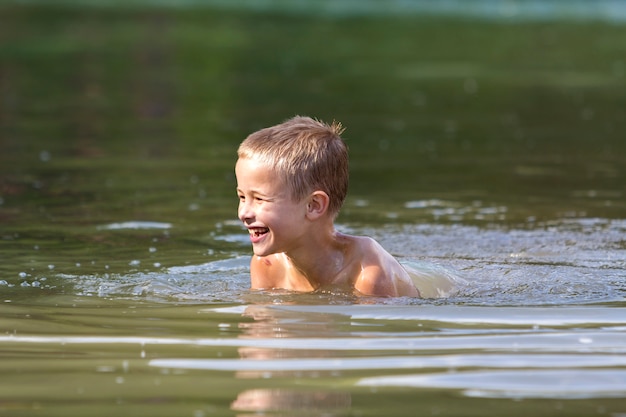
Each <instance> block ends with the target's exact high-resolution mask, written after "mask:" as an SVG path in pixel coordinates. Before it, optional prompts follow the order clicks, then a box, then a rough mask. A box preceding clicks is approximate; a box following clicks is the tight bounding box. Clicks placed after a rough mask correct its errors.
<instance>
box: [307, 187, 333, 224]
mask: <svg viewBox="0 0 626 417" xmlns="http://www.w3.org/2000/svg"><path fill="white" fill-rule="evenodd" d="M329 204H330V197H329V196H328V194H326V193H325V192H324V191H313V192H312V193H311V194H310V195H309V197H308V199H307V206H306V217H307V218H308V219H309V220H316V219H318V218H320V217H322V216H323V215H325V214H326V212H327V211H328V205H329Z"/></svg>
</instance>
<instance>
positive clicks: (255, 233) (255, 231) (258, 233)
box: [248, 227, 270, 238]
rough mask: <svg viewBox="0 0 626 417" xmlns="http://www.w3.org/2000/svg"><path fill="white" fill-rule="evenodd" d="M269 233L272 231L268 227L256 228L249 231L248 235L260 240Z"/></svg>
mask: <svg viewBox="0 0 626 417" xmlns="http://www.w3.org/2000/svg"><path fill="white" fill-rule="evenodd" d="M269 231H270V229H268V228H267V227H254V228H251V229H248V233H250V236H251V237H253V238H259V237H261V236H263V235H265V234H267V233H268V232H269Z"/></svg>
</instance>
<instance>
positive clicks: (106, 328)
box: [0, 1, 626, 417]
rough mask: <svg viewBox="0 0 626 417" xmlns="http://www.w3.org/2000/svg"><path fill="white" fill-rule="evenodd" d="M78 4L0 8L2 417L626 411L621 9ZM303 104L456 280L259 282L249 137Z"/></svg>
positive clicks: (371, 226) (375, 232) (379, 201)
mask: <svg viewBox="0 0 626 417" xmlns="http://www.w3.org/2000/svg"><path fill="white" fill-rule="evenodd" d="M78 3H80V2H75V3H70V2H65V3H64V4H65V5H64V6H57V7H55V6H50V5H44V4H43V3H37V2H27V3H24V2H23V3H16V2H12V3H3V4H2V5H1V6H0V19H2V22H1V23H0V92H1V97H2V100H1V102H0V237H1V238H2V239H1V240H0V375H1V378H0V414H2V415H10V416H29V415H33V416H35V415H38V416H41V415H45V416H56V415H58V416H61V415H62V416H72V415H76V416H79V415H80V416H82V415H90V416H99V415H102V416H110V415H112V414H120V415H150V416H159V415H163V416H165V415H167V416H170V415H182V416H185V415H186V416H194V417H198V416H208V415H262V414H264V415H276V416H278V415H281V416H282V415H311V416H329V415H341V416H343V415H346V416H347V415H350V416H367V415H372V416H380V415H389V416H403V415H407V416H414V415H443V416H446V415H449V416H453V415H454V416H458V415H467V416H471V415H480V416H491V415H493V416H500V415H512V416H516V415H519V416H526V415H546V416H547V415H563V416H565V415H567V416H576V415H580V416H591V415H601V416H612V417H619V416H623V415H626V401H625V397H626V363H625V360H624V357H626V356H625V355H624V354H625V353H626V352H625V349H626V348H625V346H626V301H625V295H626V286H625V284H624V282H625V278H626V272H625V271H626V250H625V249H626V244H625V241H626V239H625V236H626V220H625V219H626V216H625V215H626V204H625V203H624V201H625V200H624V195H625V193H626V189H625V186H624V184H626V175H625V173H624V166H626V149H625V142H624V141H623V132H624V131H626V129H625V127H626V126H625V125H626V113H625V112H624V109H625V108H626V106H625V105H626V103H625V102H624V89H623V84H624V68H625V65H626V63H625V62H624V56H623V50H622V49H623V48H622V45H624V42H626V29H625V28H624V27H623V26H622V25H621V24H619V23H618V21H619V19H617V18H615V19H610V20H611V21H610V22H606V21H603V20H607V19H605V18H603V17H598V16H597V15H589V14H585V13H582V14H581V13H579V12H578V11H579V10H582V9H581V8H584V7H587V6H585V3H584V2H577V3H576V4H575V5H574V6H572V8H570V9H568V10H567V12H564V11H563V9H559V7H560V8H562V7H564V6H563V5H560V4H557V3H549V4H548V3H546V4H547V5H548V6H550V7H556V8H557V9H558V10H557V11H555V9H551V8H550V7H547V9H546V8H544V9H542V11H541V13H542V14H541V17H537V16H534V15H533V13H536V12H537V10H538V9H537V3H534V2H515V3H508V7H509V8H507V9H506V10H507V11H508V12H507V13H505V14H502V12H501V10H500V9H499V10H500V11H498V12H497V13H495V14H494V13H487V14H486V15H485V13H483V12H484V11H485V10H487V9H485V4H487V3H486V2H479V3H473V4H474V6H473V8H472V6H462V9H463V8H465V7H468V9H467V10H466V9H463V10H462V13H464V14H465V15H467V14H469V15H471V16H472V19H463V18H460V17H458V16H459V14H457V13H456V12H455V13H452V14H454V15H455V16H456V17H454V18H452V17H446V16H445V14H446V13H443V12H442V11H437V13H435V14H432V13H430V12H429V13H428V14H427V15H423V14H421V13H422V12H423V10H422V9H420V7H425V6H424V4H421V3H420V4H418V2H416V3H411V4H409V3H407V5H405V6H406V7H409V6H411V7H409V9H410V12H409V9H407V13H405V16H403V17H399V16H398V13H396V12H397V10H399V9H398V8H401V7H404V6H403V5H402V2H390V3H389V6H390V7H391V9H388V10H387V11H390V12H389V13H378V12H380V10H378V11H376V12H373V11H372V10H369V9H368V8H369V7H373V6H375V4H374V3H371V2H363V3H362V4H363V6H362V7H361V8H360V9H358V10H356V9H354V10H353V12H352V13H349V12H348V11H347V10H348V8H347V6H350V5H351V4H352V3H351V2H348V1H346V2H336V4H337V6H336V7H337V9H336V10H335V9H333V10H331V9H332V7H331V8H330V9H329V8H328V7H330V6H329V5H328V4H326V3H325V6H324V7H326V8H324V7H322V8H321V9H318V13H315V14H314V15H311V14H309V13H308V12H307V11H306V10H305V9H306V7H308V6H307V4H306V3H303V2H298V3H297V6H290V7H289V8H288V9H286V10H282V11H281V10H280V8H276V6H275V5H271V4H270V3H269V2H263V4H262V6H263V7H261V8H260V9H259V8H258V7H252V6H251V5H249V4H247V5H246V4H244V3H243V2H242V3H239V4H237V6H236V7H234V8H230V7H226V6H224V5H223V4H221V5H219V7H215V8H213V7H194V6H193V5H191V4H189V3H188V2H187V3H186V4H183V5H181V7H176V8H171V7H152V6H148V5H147V4H148V3H145V2H141V3H140V4H141V7H127V6H128V5H125V7H106V8H100V7H85V6H77V4H78ZM214 3H217V2H214ZM366 3H367V4H366ZM392 3H393V4H392ZM453 3H454V2H446V3H445V4H446V6H445V7H452V6H454V4H453ZM294 4H295V3H294ZM333 4H335V3H333ZM359 4H361V3H359ZM442 4H443V3H442ZM603 4H604V3H603ZM607 4H608V3H607ZM179 5H180V4H179ZM205 6H206V5H205ZM392 6H393V7H392ZM457 6H458V5H457ZM513 6H515V10H516V14H512V13H511V11H512V10H513V9H511V7H513ZM605 6H606V7H609V6H607V5H606V4H605ZM614 6H615V5H614ZM617 6H619V5H617ZM342 7H343V8H342ZM442 7H443V6H442ZM603 7H604V6H603ZM302 8H304V9H302ZM226 9H228V10H226ZM340 9H341V10H340ZM392 9H393V10H392ZM396 9H397V10H396ZM470 9H471V10H470ZM303 10H304V11H303ZM394 10H396V12H394ZM455 10H458V9H455ZM603 10H604V9H603ZM487 11H493V9H489V8H488V10H487ZM438 13H443V14H444V15H439V14H438ZM462 13H461V14H462ZM481 13H482V14H481ZM577 13H578V14H577ZM476 15H481V16H483V17H487V19H478V20H477V19H474V17H476ZM611 16H613V17H615V16H617V15H616V14H615V13H612V14H611ZM295 113H301V114H310V115H313V116H317V117H320V118H322V119H327V120H332V119H333V118H336V119H338V120H340V121H342V122H343V123H344V124H345V125H346V126H347V128H348V130H347V131H346V139H347V141H348V144H349V146H350V154H351V185H350V191H349V198H348V200H347V202H346V205H345V207H344V209H343V211H342V214H341V215H340V217H339V219H338V228H339V229H341V230H343V231H345V232H348V233H355V234H364V235H369V236H372V237H374V238H376V239H377V240H378V241H380V242H381V244H382V245H383V246H384V247H386V248H387V249H388V250H389V251H390V252H392V253H393V254H394V255H395V256H397V257H398V259H399V260H400V261H401V262H402V263H403V264H405V265H407V267H411V268H418V269H421V270H422V271H428V272H432V273H443V274H448V275H450V276H453V277H455V278H457V279H458V280H459V282H460V285H459V287H458V289H457V291H456V292H454V293H453V294H452V295H450V296H449V297H444V298H431V299H411V298H399V299H376V298H373V299H370V298H368V299H359V298H356V297H354V296H353V295H351V294H344V293H335V294H333V293H313V294H293V293H288V292H280V291H279V292H251V291H249V289H248V287H249V277H248V269H247V268H248V262H249V255H250V247H249V243H248V238H247V236H246V233H244V231H243V229H242V228H241V226H240V225H239V223H238V221H236V219H235V211H236V196H235V192H234V188H235V183H234V178H233V164H234V155H235V151H236V147H237V145H238V143H239V142H240V141H241V139H242V138H243V137H245V135H247V134H248V133H250V132H251V131H253V130H255V129H257V128H260V127H263V126H266V125H268V124H271V123H275V122H277V121H281V120H283V119H285V118H287V117H290V116H292V115H293V114H295Z"/></svg>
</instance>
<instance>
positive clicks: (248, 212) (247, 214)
mask: <svg viewBox="0 0 626 417" xmlns="http://www.w3.org/2000/svg"><path fill="white" fill-rule="evenodd" d="M248 201H249V200H248V199H246V200H241V201H239V209H238V212H237V214H238V215H239V220H241V221H242V222H244V223H248V222H249V221H250V220H251V219H253V218H254V211H253V210H252V204H250V203H249V202H248Z"/></svg>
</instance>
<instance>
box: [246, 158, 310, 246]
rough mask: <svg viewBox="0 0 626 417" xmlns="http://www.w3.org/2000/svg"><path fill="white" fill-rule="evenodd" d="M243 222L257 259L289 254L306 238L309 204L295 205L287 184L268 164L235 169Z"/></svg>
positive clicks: (249, 163) (248, 162)
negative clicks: (258, 257)
mask: <svg viewBox="0 0 626 417" xmlns="http://www.w3.org/2000/svg"><path fill="white" fill-rule="evenodd" d="M235 175H236V176H237V195H238V196H239V211H238V214H239V219H240V220H241V221H242V222H243V224H244V226H246V228H247V229H248V231H249V233H250V241H251V242H252V248H253V251H254V254H255V255H258V256H267V255H270V254H272V253H279V252H289V251H290V250H293V249H294V248H295V247H297V246H298V243H299V242H301V241H302V239H305V238H306V233H305V226H306V208H307V207H306V202H305V201H304V200H302V201H298V202H296V201H294V200H293V198H292V197H291V194H290V192H289V189H288V187H287V185H286V184H285V183H284V181H282V180H281V178H280V177H279V176H278V175H277V174H276V173H275V172H274V171H273V170H271V169H270V167H269V166H267V165H266V164H264V163H261V162H258V161H255V160H253V159H247V158H245V159H239V160H238V161H237V164H236V165H235Z"/></svg>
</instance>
